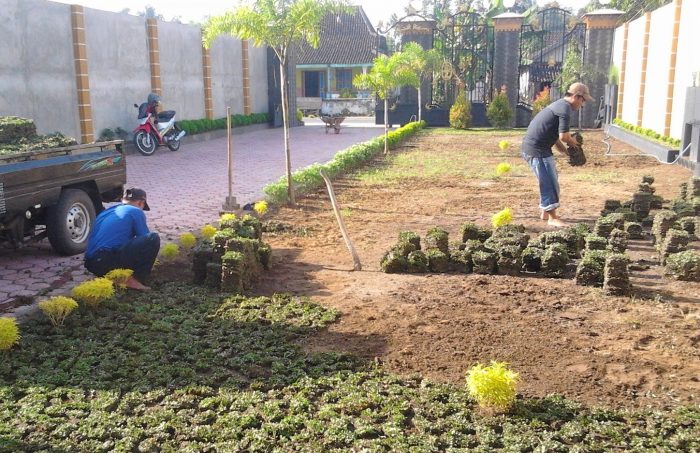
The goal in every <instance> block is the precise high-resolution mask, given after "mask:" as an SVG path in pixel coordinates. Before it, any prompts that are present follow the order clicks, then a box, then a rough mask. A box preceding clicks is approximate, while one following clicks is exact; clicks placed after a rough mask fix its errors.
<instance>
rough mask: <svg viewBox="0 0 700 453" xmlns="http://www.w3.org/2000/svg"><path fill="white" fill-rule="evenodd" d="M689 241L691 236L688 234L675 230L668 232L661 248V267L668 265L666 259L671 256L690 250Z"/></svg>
mask: <svg viewBox="0 0 700 453" xmlns="http://www.w3.org/2000/svg"><path fill="white" fill-rule="evenodd" d="M689 241H690V235H689V234H688V233H687V232H685V231H683V230H677V229H673V228H672V229H670V230H668V232H667V233H666V237H665V238H664V240H663V242H662V243H661V246H660V247H659V261H660V262H661V265H662V266H663V265H665V264H666V259H667V258H668V257H669V255H671V254H673V253H679V252H684V251H685V250H686V249H687V248H688V242H689Z"/></svg>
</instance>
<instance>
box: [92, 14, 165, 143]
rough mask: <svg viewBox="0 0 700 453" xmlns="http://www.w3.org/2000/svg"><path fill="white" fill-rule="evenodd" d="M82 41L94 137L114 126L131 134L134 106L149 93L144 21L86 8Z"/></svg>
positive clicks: (149, 82) (134, 123) (126, 15)
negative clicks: (86, 59)
mask: <svg viewBox="0 0 700 453" xmlns="http://www.w3.org/2000/svg"><path fill="white" fill-rule="evenodd" d="M85 37H86V40H87V54H88V71H89V74H90V101H91V103H92V114H93V125H94V128H95V136H96V137H99V136H100V132H101V131H102V130H103V129H105V128H110V129H113V128H115V127H117V126H119V127H121V128H123V129H125V130H128V131H130V130H131V129H133V128H134V127H135V126H136V116H137V113H138V111H137V110H136V109H135V108H134V104H135V103H136V104H140V103H141V102H143V101H144V100H145V99H146V96H148V93H149V92H150V91H151V72H150V68H149V64H148V57H147V56H148V44H147V40H146V25H145V23H144V20H143V18H141V17H135V16H130V15H128V14H114V13H108V12H105V11H100V10H96V9H89V8H85ZM144 56H146V57H145V58H144Z"/></svg>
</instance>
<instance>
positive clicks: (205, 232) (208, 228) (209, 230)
mask: <svg viewBox="0 0 700 453" xmlns="http://www.w3.org/2000/svg"><path fill="white" fill-rule="evenodd" d="M201 233H202V236H204V238H205V239H211V238H213V237H214V235H215V234H216V228H214V227H213V226H212V225H210V224H208V223H207V224H206V225H204V226H203V227H202V230H201Z"/></svg>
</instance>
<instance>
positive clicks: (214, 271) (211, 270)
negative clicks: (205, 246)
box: [204, 262, 221, 290]
mask: <svg viewBox="0 0 700 453" xmlns="http://www.w3.org/2000/svg"><path fill="white" fill-rule="evenodd" d="M204 285H206V286H207V287H208V288H211V289H217V290H218V289H220V288H221V263H220V262H219V263H217V262H209V263H207V276H206V278H205V279H204Z"/></svg>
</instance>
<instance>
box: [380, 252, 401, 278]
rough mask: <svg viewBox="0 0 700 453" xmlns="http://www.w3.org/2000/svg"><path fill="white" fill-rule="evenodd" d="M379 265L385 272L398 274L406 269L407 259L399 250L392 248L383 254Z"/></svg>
mask: <svg viewBox="0 0 700 453" xmlns="http://www.w3.org/2000/svg"><path fill="white" fill-rule="evenodd" d="M379 267H380V268H381V269H382V272H386V273H387V274H400V273H402V272H406V271H407V270H408V260H407V259H406V257H405V256H403V254H402V253H401V252H399V251H397V250H395V249H393V248H392V249H391V250H389V251H388V252H386V253H385V254H384V256H383V257H382V259H381V261H380V262H379Z"/></svg>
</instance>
